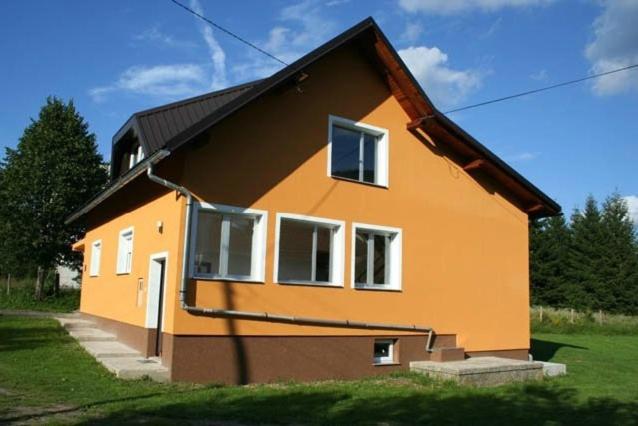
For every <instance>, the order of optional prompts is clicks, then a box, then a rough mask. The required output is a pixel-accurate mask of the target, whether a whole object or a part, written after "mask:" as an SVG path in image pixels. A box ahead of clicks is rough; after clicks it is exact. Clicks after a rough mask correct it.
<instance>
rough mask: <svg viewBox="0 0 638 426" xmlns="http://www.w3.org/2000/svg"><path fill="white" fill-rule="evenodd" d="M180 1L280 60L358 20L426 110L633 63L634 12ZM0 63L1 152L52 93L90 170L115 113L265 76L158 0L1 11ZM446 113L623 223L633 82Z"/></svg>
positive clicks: (567, 202) (423, 2) (632, 166)
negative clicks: (613, 197)
mask: <svg viewBox="0 0 638 426" xmlns="http://www.w3.org/2000/svg"><path fill="white" fill-rule="evenodd" d="M183 1H185V2H187V4H189V5H190V6H191V7H193V8H194V9H198V10H201V11H202V13H203V14H205V15H206V16H208V17H209V18H211V19H213V20H215V21H216V22H218V23H219V24H221V25H223V26H225V27H227V28H229V29H232V30H233V31H235V32H237V33H238V34H240V35H242V36H243V37H244V38H246V39H248V40H250V41H252V42H254V43H255V44H257V45H259V46H261V47H263V48H264V49H266V50H268V51H270V52H272V53H274V54H275V55H277V56H278V57H281V58H282V59H283V60H285V61H291V60H294V59H295V58H297V57H299V56H301V55H302V54H304V53H307V52H308V51H310V50H311V49H312V48H314V47H316V46H318V45H319V44H321V43H322V42H325V41H327V40H329V39H330V38H331V37H333V36H334V35H336V34H338V33H340V32H341V31H343V30H345V29H347V28H348V27H350V26H351V25H353V24H355V23H357V22H358V21H360V20H361V19H363V18H365V17H367V16H373V17H374V18H375V19H376V20H377V22H378V23H379V25H380V26H381V28H382V29H383V31H384V32H385V33H386V35H387V36H388V37H389V39H390V41H391V42H392V43H393V44H394V46H395V47H396V48H397V50H399V52H400V54H401V55H402V57H403V58H404V60H405V61H406V62H407V63H408V65H409V66H410V68H411V69H412V71H413V73H414V74H415V76H416V77H417V79H418V80H419V81H420V83H421V84H422V85H423V87H424V89H425V91H426V92H427V93H428V94H429V95H430V96H431V97H432V98H433V100H434V101H435V103H436V104H437V105H438V106H439V107H440V108H441V109H442V110H447V109H452V108H455V107H460V106H464V105H467V104H472V103H476V102H480V101H483V100H487V99H491V98H494V97H500V96H504V95H509V94H512V93H515V92H520V91H524V90H528V89H533V88H536V87H540V86H544V85H549V84H553V83H557V82H560V81H562V80H568V79H572V78H578V77H581V76H585V75H588V74H590V73H593V72H599V71H606V70H609V69H613V68H617V67H622V66H626V65H629V64H632V63H638V25H635V23H636V22H638V1H635V0H610V1H594V0H571V1H567V0H564V1H561V0H379V1H368V0H365V1H364V0H349V1H348V0H326V1H319V0H296V1H284V0H270V1H253V2H250V1H241V0H237V1H234V2H221V1H213V0H183ZM0 58H2V59H1V65H0V146H1V147H6V146H8V147H13V146H15V145H16V143H17V141H18V138H19V137H20V135H21V133H22V131H23V129H24V127H25V126H26V125H27V124H28V123H29V119H30V117H36V116H37V113H38V110H39V108H40V106H41V105H42V103H43V102H44V99H45V98H46V96H47V95H57V96H59V97H62V98H64V99H69V98H73V99H74V101H75V103H76V106H77V107H78V109H79V110H80V112H81V113H82V114H83V115H84V117H85V118H86V119H87V121H88V122H89V124H90V128H91V131H93V132H94V133H95V134H96V135H97V139H98V143H99V146H100V151H101V152H102V154H103V155H104V156H105V157H106V158H108V157H109V154H110V143H111V136H112V135H113V134H114V133H115V131H116V130H117V129H118V128H119V127H120V126H121V125H122V124H123V123H124V121H125V120H126V119H127V118H128V117H129V116H130V115H131V113H133V112H135V111H137V110H141V109H145V108H149V107H152V106H156V105H160V104H162V103H166V102H170V101H173V100H177V99H181V98H185V97H188V96H193V95H196V94H200V93H204V92H207V91H211V90H214V89H217V88H222V87H225V86H228V85H233V84H237V83H241V82H244V81H248V80H252V79H255V78H260V77H265V76H267V75H269V74H270V73H272V72H273V71H276V70H277V69H278V64H277V63H276V62H274V61H272V60H270V59H268V58H266V57H264V56H262V55H260V54H258V53H257V52H255V51H253V50H251V49H249V48H247V47H246V46H244V45H242V44H240V43H238V42H237V41H236V40H234V39H232V38H229V37H228V36H226V35H224V34H222V33H220V32H218V31H216V30H212V29H210V28H209V27H206V26H205V25H203V24H202V23H201V22H199V21H197V20H196V19H195V18H194V17H193V16H192V15H190V14H188V13H186V12H185V11H184V10H182V9H180V8H178V7H177V6H175V5H174V4H172V3H171V2H170V1H169V0H152V1H150V0H148V1H141V0H140V1H134V2H130V1H123V0H122V1H116V0H111V1H109V2H87V1H79V0H66V1H44V0H42V1H30V0H23V1H19V2H8V1H5V2H1V3H0ZM450 117H451V118H452V119H454V120H455V121H457V122H458V123H459V124H460V125H461V126H462V127H464V128H465V129H466V130H467V131H469V132H470V133H471V134H473V135H474V136H475V137H476V138H477V139H478V140H480V141H481V142H482V143H484V144H485V145H486V146H488V147H489V148H490V149H492V150H493V151H494V152H496V153H497V154H498V155H500V156H501V157H502V158H503V159H505V160H506V161H507V162H509V163H510V164H511V165H512V166H513V167H514V168H516V169H517V170H518V171H520V172H521V173H522V174H523V175H524V176H526V177H527V178H528V179H530V180H531V181H532V182H534V183H535V184H536V185H537V186H539V187H540V188H541V189H543V190H544V191H545V192H546V193H548V194H549V195H550V196H552V197H553V198H555V199H556V200H557V201H558V202H559V203H560V204H561V205H562V206H563V209H564V210H565V212H567V213H571V210H572V209H573V208H574V207H575V206H577V205H582V203H583V200H584V198H585V197H586V196H587V194H589V193H592V194H593V195H594V196H595V197H597V198H598V199H602V198H604V197H605V196H606V195H608V194H609V193H611V192H612V191H614V190H618V191H619V192H620V193H621V194H622V195H623V196H627V197H628V198H627V199H628V201H629V202H630V204H631V207H632V208H633V209H634V214H635V216H636V218H637V220H638V178H637V177H636V171H637V170H638V167H637V163H638V70H633V71H628V72H625V73H620V74H615V75H613V76H609V77H605V78H603V79H599V80H596V81H594V82H589V83H583V84H579V85H575V86H570V87H566V88H562V89H558V90H554V91H550V92H546V93H542V94H537V95H533V96H529V97H525V98H521V99H517V100H513V101H509V102H504V103H501V104H495V105H490V106H487V107H483V108H478V109H474V110H469V111H464V112H460V113H456V114H451V115H450Z"/></svg>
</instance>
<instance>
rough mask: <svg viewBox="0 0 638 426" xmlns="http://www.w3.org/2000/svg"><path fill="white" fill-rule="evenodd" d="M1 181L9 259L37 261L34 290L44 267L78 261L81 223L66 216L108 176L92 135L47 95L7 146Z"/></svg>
mask: <svg viewBox="0 0 638 426" xmlns="http://www.w3.org/2000/svg"><path fill="white" fill-rule="evenodd" d="M3 163H4V164H3V169H4V172H3V176H2V179H3V183H2V186H1V187H0V220H2V221H4V222H5V226H4V229H3V231H2V232H3V233H4V235H3V237H4V238H5V242H4V243H5V245H6V246H5V248H4V252H5V255H7V256H9V257H11V259H7V263H9V264H17V265H24V264H29V265H36V266H37V267H38V271H39V272H40V273H39V274H38V281H39V283H36V296H37V295H38V293H39V290H40V291H41V288H42V273H41V272H42V271H44V270H47V269H51V268H53V267H55V266H56V265H58V264H71V265H78V262H77V261H78V256H77V255H76V254H75V253H73V252H72V251H71V247H70V246H71V243H72V242H73V241H74V240H76V239H77V238H79V236H80V235H81V233H82V232H83V229H82V227H81V225H79V224H72V225H65V224H64V220H65V218H66V217H67V216H68V215H69V214H70V213H71V212H73V211H74V210H76V209H77V208H79V207H80V206H81V205H82V204H83V203H85V202H86V201H87V200H88V199H89V198H90V197H91V196H92V195H94V194H95V193H96V192H97V191H99V190H100V189H101V188H102V187H103V185H104V184H105V182H106V179H107V175H106V171H105V169H104V168H103V167H101V166H102V157H101V155H100V154H99V153H98V152H97V145H96V143H95V135H94V134H92V133H89V131H88V124H87V123H86V122H85V121H84V119H83V118H82V117H81V116H80V114H79V113H78V112H77V110H76V109H75V106H74V104H73V101H69V102H68V103H65V102H63V101H62V100H60V99H58V98H55V97H49V98H48V99H47V101H46V104H45V105H44V106H43V107H42V109H41V110H40V113H39V116H38V119H37V120H32V122H31V124H30V125H29V126H28V127H27V128H26V129H25V130H24V134H23V135H22V137H21V138H20V140H19V143H18V146H17V148H16V149H7V151H6V157H5V159H4V161H3Z"/></svg>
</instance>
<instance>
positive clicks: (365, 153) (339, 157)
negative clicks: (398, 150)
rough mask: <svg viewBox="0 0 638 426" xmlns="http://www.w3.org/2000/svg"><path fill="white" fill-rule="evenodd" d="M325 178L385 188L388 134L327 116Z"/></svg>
mask: <svg viewBox="0 0 638 426" xmlns="http://www.w3.org/2000/svg"><path fill="white" fill-rule="evenodd" d="M329 122H330V124H329V125H330V128H329V141H328V152H329V158H328V175H329V176H332V177H337V178H342V179H348V180H353V181H358V182H363V183H369V184H373V185H379V186H385V187H387V186H388V131H387V130H386V129H381V128H379V127H374V126H370V125H368V124H364V123H358V122H355V121H352V120H348V119H345V118H341V117H336V116H332V115H331V116H330V120H329Z"/></svg>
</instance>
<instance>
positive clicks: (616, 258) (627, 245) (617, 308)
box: [599, 193, 638, 314]
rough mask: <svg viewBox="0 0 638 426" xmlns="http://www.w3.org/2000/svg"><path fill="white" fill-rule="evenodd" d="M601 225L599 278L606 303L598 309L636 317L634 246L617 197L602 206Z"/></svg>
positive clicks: (637, 295)
mask: <svg viewBox="0 0 638 426" xmlns="http://www.w3.org/2000/svg"><path fill="white" fill-rule="evenodd" d="M601 225H602V226H601V233H602V245H603V251H602V253H603V259H602V260H601V267H600V269H599V274H600V280H601V281H603V285H604V287H605V293H606V298H605V299H604V300H605V301H606V302H607V303H606V305H605V306H601V309H605V310H609V311H612V312H623V313H632V314H635V313H638V250H637V247H638V242H637V239H636V233H635V230H634V224H633V222H632V221H631V218H630V216H629V209H628V206H627V204H626V202H625V200H623V198H622V197H621V196H620V194H618V193H613V194H611V195H610V196H609V197H607V199H606V200H605V202H604V203H603V208H602V218H601ZM607 293H608V295H607Z"/></svg>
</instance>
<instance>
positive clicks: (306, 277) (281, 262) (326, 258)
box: [275, 214, 344, 286]
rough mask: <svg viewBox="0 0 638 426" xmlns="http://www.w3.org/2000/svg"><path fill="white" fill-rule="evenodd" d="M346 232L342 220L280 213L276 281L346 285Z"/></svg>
mask: <svg viewBox="0 0 638 426" xmlns="http://www.w3.org/2000/svg"><path fill="white" fill-rule="evenodd" d="M343 234H344V224H343V222H340V221H333V220H328V219H322V218H312V217H306V216H301V215H284V214H279V215H278V216H277V249H276V253H277V260H276V262H275V264H276V270H275V281H277V282H279V283H284V284H310V285H327V286H342V285H343V245H344V237H343Z"/></svg>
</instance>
